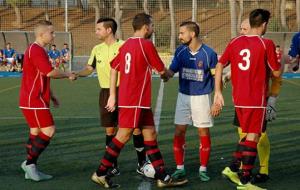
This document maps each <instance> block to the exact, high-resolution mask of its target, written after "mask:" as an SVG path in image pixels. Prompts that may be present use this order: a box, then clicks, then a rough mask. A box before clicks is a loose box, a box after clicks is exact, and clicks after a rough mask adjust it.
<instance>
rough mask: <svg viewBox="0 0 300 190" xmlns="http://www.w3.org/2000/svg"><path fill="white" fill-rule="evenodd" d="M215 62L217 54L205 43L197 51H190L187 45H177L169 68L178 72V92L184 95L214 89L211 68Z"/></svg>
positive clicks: (201, 93)
mask: <svg viewBox="0 0 300 190" xmlns="http://www.w3.org/2000/svg"><path fill="white" fill-rule="evenodd" d="M217 62H218V58H217V54H216V53H215V51H214V50H213V49H211V48H210V47H208V46H207V45H205V44H202V46H201V47H200V48H199V50H198V51H197V52H191V50H190V49H189V47H188V46H187V45H181V46H179V47H178V48H177V49H176V52H175V55H174V58H173V60H172V63H171V65H170V70H172V71H173V72H174V73H177V72H179V92H181V93H183V94H186V95H203V94H209V93H211V92H212V91H213V89H214V77H213V76H212V74H211V69H214V68H215V67H216V64H217Z"/></svg>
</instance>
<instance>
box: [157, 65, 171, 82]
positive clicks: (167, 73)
mask: <svg viewBox="0 0 300 190" xmlns="http://www.w3.org/2000/svg"><path fill="white" fill-rule="evenodd" d="M173 76H174V72H173V71H171V70H170V69H166V68H165V70H164V71H163V72H162V73H160V78H161V79H162V80H163V81H164V82H168V81H169V79H170V78H172V77H173Z"/></svg>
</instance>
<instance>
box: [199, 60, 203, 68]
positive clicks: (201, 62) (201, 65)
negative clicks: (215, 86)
mask: <svg viewBox="0 0 300 190" xmlns="http://www.w3.org/2000/svg"><path fill="white" fill-rule="evenodd" d="M198 67H199V68H202V67H203V61H201V60H200V61H199V62H198Z"/></svg>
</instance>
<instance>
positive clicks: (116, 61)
mask: <svg viewBox="0 0 300 190" xmlns="http://www.w3.org/2000/svg"><path fill="white" fill-rule="evenodd" d="M120 61H121V53H118V54H117V55H116V57H115V58H114V59H113V60H112V61H111V62H110V67H111V68H113V69H115V70H117V71H120Z"/></svg>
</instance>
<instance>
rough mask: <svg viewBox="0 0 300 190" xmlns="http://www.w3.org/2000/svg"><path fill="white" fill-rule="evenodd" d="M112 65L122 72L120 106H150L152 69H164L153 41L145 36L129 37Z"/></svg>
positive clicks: (159, 70)
mask: <svg viewBox="0 0 300 190" xmlns="http://www.w3.org/2000/svg"><path fill="white" fill-rule="evenodd" d="M111 67H112V68H113V69H115V70H117V71H119V72H120V85H119V96H118V106H119V107H125V108H146V109H148V108H150V107H151V74H152V69H154V70H157V71H158V72H161V71H163V69H164V64H163V62H162V61H161V59H160V57H159V56H158V53H157V51H156V49H155V47H154V45H153V43H152V42H151V41H150V40H147V39H144V38H133V37H132V38H129V39H128V40H127V41H126V42H125V43H124V44H123V45H122V46H121V48H120V49H119V54H118V55H117V56H116V57H115V58H114V59H113V60H112V62H111Z"/></svg>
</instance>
